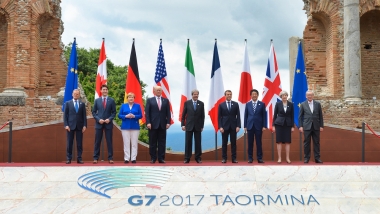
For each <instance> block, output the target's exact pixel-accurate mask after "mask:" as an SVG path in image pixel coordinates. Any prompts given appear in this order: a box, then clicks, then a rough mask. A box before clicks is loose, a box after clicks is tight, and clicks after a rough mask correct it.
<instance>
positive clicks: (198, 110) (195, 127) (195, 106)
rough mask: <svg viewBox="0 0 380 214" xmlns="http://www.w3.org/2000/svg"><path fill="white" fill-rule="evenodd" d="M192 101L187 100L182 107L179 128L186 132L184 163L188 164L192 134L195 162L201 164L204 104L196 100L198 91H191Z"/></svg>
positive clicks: (191, 146)
mask: <svg viewBox="0 0 380 214" xmlns="http://www.w3.org/2000/svg"><path fill="white" fill-rule="evenodd" d="M191 96H192V99H191V100H188V101H186V102H185V103H184V105H183V110H182V118H181V126H182V130H183V131H186V141H185V160H184V163H189V162H190V158H191V155H192V153H193V152H192V150H193V143H192V141H193V134H194V144H195V145H194V147H195V161H196V162H197V163H202V159H201V156H202V144H201V139H202V135H201V133H202V131H203V127H204V123H205V108H204V103H203V102H202V101H200V100H198V96H199V91H198V90H197V89H194V90H192V91H191Z"/></svg>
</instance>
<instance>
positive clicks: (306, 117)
mask: <svg viewBox="0 0 380 214" xmlns="http://www.w3.org/2000/svg"><path fill="white" fill-rule="evenodd" d="M313 108H314V110H313V113H311V110H310V106H309V103H308V101H307V100H306V101H305V102H302V103H301V106H300V111H299V115H298V124H299V126H300V127H303V129H304V130H311V128H312V126H313V127H314V130H319V128H321V127H322V128H323V126H324V125H323V115H322V107H321V104H320V103H319V102H317V101H315V100H313Z"/></svg>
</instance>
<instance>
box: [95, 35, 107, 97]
mask: <svg viewBox="0 0 380 214" xmlns="http://www.w3.org/2000/svg"><path fill="white" fill-rule="evenodd" d="M106 84H107V58H106V49H105V47H104V38H103V42H102V47H101V48H100V55H99V61H98V71H97V73H96V83H95V99H94V100H96V99H97V98H99V97H101V96H102V93H101V90H100V89H101V87H102V85H106Z"/></svg>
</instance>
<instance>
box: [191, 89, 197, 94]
mask: <svg viewBox="0 0 380 214" xmlns="http://www.w3.org/2000/svg"><path fill="white" fill-rule="evenodd" d="M195 92H198V94H199V91H198V89H193V90H192V91H191V95H193V94H194V93H195Z"/></svg>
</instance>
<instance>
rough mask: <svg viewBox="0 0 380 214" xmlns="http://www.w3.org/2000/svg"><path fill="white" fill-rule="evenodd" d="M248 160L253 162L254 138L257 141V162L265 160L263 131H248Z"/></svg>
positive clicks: (253, 129)
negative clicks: (262, 140)
mask: <svg viewBox="0 0 380 214" xmlns="http://www.w3.org/2000/svg"><path fill="white" fill-rule="evenodd" d="M247 132H248V160H253V147H254V146H253V143H254V138H255V139H256V154H257V160H260V159H263V148H262V142H261V139H262V135H263V131H262V130H257V129H255V127H253V128H252V129H251V130H248V131H247Z"/></svg>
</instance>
